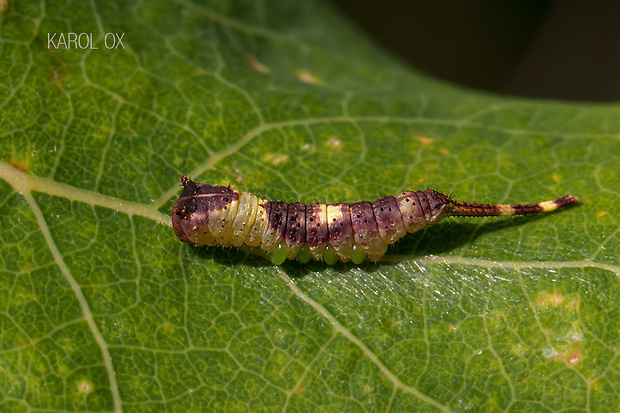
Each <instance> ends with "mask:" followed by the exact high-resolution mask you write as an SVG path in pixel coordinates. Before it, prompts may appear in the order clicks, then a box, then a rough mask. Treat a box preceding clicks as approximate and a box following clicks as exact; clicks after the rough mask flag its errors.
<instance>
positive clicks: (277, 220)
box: [269, 201, 289, 236]
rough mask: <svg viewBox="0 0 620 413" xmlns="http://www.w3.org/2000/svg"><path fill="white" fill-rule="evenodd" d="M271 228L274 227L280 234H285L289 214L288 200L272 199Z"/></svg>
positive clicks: (270, 210)
mask: <svg viewBox="0 0 620 413" xmlns="http://www.w3.org/2000/svg"><path fill="white" fill-rule="evenodd" d="M269 204H270V206H271V208H270V209H269V228H272V229H273V230H274V231H275V233H276V234H277V235H278V236H283V235H284V230H285V229H286V218H287V216H288V208H289V206H288V204H287V203H286V202H278V201H270V202H269Z"/></svg>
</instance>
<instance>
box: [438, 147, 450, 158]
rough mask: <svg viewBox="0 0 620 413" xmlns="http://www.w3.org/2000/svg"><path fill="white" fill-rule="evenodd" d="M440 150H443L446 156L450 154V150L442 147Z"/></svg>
mask: <svg viewBox="0 0 620 413" xmlns="http://www.w3.org/2000/svg"><path fill="white" fill-rule="evenodd" d="M439 152H441V154H442V155H446V156H448V155H450V151H449V150H447V149H444V148H441V149H440V150H439Z"/></svg>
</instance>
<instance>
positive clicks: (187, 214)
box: [172, 175, 239, 245]
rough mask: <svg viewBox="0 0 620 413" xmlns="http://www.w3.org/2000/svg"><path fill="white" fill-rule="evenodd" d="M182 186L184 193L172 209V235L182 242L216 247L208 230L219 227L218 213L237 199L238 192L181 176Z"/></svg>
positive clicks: (219, 215)
mask: <svg viewBox="0 0 620 413" xmlns="http://www.w3.org/2000/svg"><path fill="white" fill-rule="evenodd" d="M181 184H182V185H183V192H181V196H180V197H179V199H178V200H177V201H176V202H175V203H174V207H173V208H172V227H173V228H174V233H175V234H176V236H177V237H178V238H179V239H180V240H181V241H182V242H190V241H191V242H195V243H196V244H199V245H217V244H218V242H216V240H215V238H214V235H215V234H212V233H211V229H210V227H214V226H216V225H217V224H218V222H216V221H218V220H219V219H221V216H222V214H221V212H222V211H224V210H226V209H227V207H228V206H229V205H230V204H231V203H232V202H233V201H235V200H237V199H238V198H239V193H238V192H236V191H233V190H232V189H231V188H229V187H227V186H212V185H209V184H197V183H195V182H194V181H192V180H191V179H189V178H188V177H186V176H184V175H181ZM210 221H212V222H210Z"/></svg>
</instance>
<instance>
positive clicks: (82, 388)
mask: <svg viewBox="0 0 620 413" xmlns="http://www.w3.org/2000/svg"><path fill="white" fill-rule="evenodd" d="M92 391H93V384H92V383H91V382H90V381H89V380H82V381H80V382H79V383H78V393H81V394H88V393H90V392H92Z"/></svg>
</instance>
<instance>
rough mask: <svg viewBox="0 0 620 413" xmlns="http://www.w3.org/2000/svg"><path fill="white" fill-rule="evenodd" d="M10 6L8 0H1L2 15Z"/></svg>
mask: <svg viewBox="0 0 620 413" xmlns="http://www.w3.org/2000/svg"><path fill="white" fill-rule="evenodd" d="M8 8H9V1H8V0H0V17H2V15H3V14H4V12H5V11H7V9H8Z"/></svg>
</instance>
